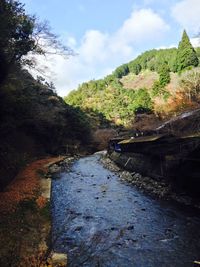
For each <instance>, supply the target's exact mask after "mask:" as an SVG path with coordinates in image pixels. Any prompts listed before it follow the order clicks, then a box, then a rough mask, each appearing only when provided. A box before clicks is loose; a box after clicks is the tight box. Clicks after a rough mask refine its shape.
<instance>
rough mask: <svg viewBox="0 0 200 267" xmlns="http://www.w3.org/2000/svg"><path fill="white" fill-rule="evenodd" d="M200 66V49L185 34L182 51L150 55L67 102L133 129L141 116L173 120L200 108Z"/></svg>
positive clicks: (85, 86)
mask: <svg viewBox="0 0 200 267" xmlns="http://www.w3.org/2000/svg"><path fill="white" fill-rule="evenodd" d="M199 62H200V48H196V49H194V48H193V46H192V44H191V42H190V40H189V37H188V35H187V33H186V31H184V32H183V35H182V39H181V41H180V43H179V45H178V48H170V49H160V50H156V49H153V50H149V51H146V52H144V53H142V54H141V55H139V56H138V57H137V58H136V59H134V60H132V61H130V62H129V63H127V64H123V65H121V66H119V67H117V68H116V69H115V70H114V71H113V73H112V74H110V75H108V76H106V77H105V78H103V79H100V80H92V81H89V82H85V83H83V84H81V85H80V86H79V87H78V89H77V90H74V91H72V92H70V94H69V95H68V96H66V97H65V101H66V103H68V104H70V105H73V106H76V107H80V108H81V109H82V110H84V111H86V112H89V113H90V112H91V111H92V112H96V113H101V114H102V115H103V116H104V117H105V118H106V119H107V120H108V121H109V122H110V123H111V124H117V125H123V126H125V127H129V128H130V127H132V126H133V124H134V118H135V115H137V114H138V113H147V114H148V113H154V114H155V115H156V116H159V117H161V118H163V117H166V116H172V115H173V114H177V113H178V112H180V111H184V110H187V108H191V107H194V106H197V105H198V101H199V96H198V94H199V85H198V86H196V84H199V79H200V69H199V66H200V65H199V64H200V63H199ZM102 100H103V101H102ZM169 105H170V107H169Z"/></svg>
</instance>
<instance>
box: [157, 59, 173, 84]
mask: <svg viewBox="0 0 200 267" xmlns="http://www.w3.org/2000/svg"><path fill="white" fill-rule="evenodd" d="M159 74H160V78H159V82H160V85H161V86H162V87H164V86H165V85H167V84H168V83H170V69H169V66H168V64H167V62H163V63H162V65H161V67H160V70H159Z"/></svg>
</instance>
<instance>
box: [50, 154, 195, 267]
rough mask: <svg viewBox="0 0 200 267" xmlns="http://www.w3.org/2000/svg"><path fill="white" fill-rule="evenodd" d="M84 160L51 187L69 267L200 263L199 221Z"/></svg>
mask: <svg viewBox="0 0 200 267" xmlns="http://www.w3.org/2000/svg"><path fill="white" fill-rule="evenodd" d="M99 158H100V156H99V155H92V156H88V157H84V158H81V159H79V160H77V161H75V162H74V164H73V165H72V167H71V169H70V170H68V171H66V172H62V173H60V174H59V178H57V179H54V180H53V182H52V220H53V223H52V224H53V225H52V242H53V249H54V251H56V252H60V253H67V254H68V259H69V266H70V267H82V266H85V267H96V266H101V267H162V266H163V267H164V266H165V267H182V266H184V267H190V266H194V264H193V262H194V261H200V217H199V216H198V214H197V213H195V212H191V211H190V212H189V211H188V210H187V209H183V208H181V207H179V206H177V205H174V204H172V203H170V202H167V201H158V200H155V199H152V198H151V197H150V196H147V195H145V194H144V193H142V192H140V191H139V190H138V189H137V188H135V187H133V186H131V185H129V184H128V183H126V182H123V181H121V180H120V178H119V177H118V176H117V174H115V173H114V172H111V171H109V170H107V169H106V168H104V167H103V166H102V164H101V163H100V161H99Z"/></svg>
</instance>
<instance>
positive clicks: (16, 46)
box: [0, 0, 35, 82]
mask: <svg viewBox="0 0 200 267" xmlns="http://www.w3.org/2000/svg"><path fill="white" fill-rule="evenodd" d="M0 10H1V12H0V69H1V72H0V82H1V80H3V79H4V77H5V76H6V75H7V72H8V69H9V68H10V67H11V64H14V63H16V62H20V60H21V59H22V56H24V55H26V54H27V53H28V52H29V51H32V50H34V49H35V41H34V39H33V29H34V24H35V18H34V17H33V16H32V17H31V16H28V15H26V13H25V10H24V8H23V5H22V4H21V3H20V2H19V1H17V0H15V1H9V0H1V2H0Z"/></svg>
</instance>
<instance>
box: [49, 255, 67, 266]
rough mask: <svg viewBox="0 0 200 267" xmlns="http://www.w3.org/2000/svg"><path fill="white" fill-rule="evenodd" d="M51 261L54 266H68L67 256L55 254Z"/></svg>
mask: <svg viewBox="0 0 200 267" xmlns="http://www.w3.org/2000/svg"><path fill="white" fill-rule="evenodd" d="M51 259H52V264H53V266H54V265H55V266H56V265H58V264H59V265H62V266H67V254H62V253H56V252H54V253H53V255H52V257H51Z"/></svg>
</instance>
